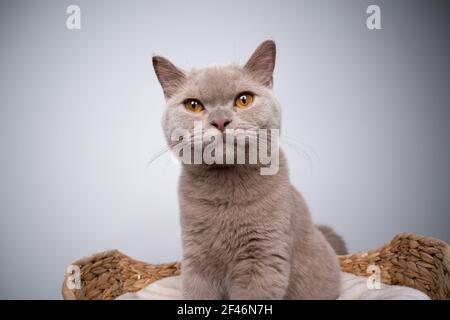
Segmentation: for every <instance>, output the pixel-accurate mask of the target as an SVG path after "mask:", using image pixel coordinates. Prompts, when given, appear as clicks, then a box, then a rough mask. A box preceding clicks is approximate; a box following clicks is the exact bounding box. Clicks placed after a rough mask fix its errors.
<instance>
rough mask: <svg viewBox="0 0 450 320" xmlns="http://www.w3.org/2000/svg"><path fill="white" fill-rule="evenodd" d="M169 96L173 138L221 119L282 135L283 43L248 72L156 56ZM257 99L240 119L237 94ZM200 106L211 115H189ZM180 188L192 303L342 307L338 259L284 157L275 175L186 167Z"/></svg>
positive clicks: (266, 48) (167, 121)
mask: <svg viewBox="0 0 450 320" xmlns="http://www.w3.org/2000/svg"><path fill="white" fill-rule="evenodd" d="M153 62H154V68H155V72H156V74H157V76H158V79H159V80H160V83H161V85H162V87H163V90H164V92H165V97H166V102H167V108H166V111H165V113H164V117H163V128H164V133H165V136H166V138H167V140H168V142H169V145H171V141H170V136H171V133H172V132H173V130H175V129H176V128H179V127H181V128H184V129H188V130H192V129H193V122H194V121H202V122H203V125H204V128H206V129H209V128H212V126H211V124H210V121H211V119H212V118H214V117H216V116H218V115H220V116H221V117H224V116H225V117H227V118H229V119H230V120H232V122H231V123H230V124H229V126H228V127H227V128H233V129H237V128H244V129H249V128H252V129H258V128H267V129H272V128H277V129H278V128H280V119H281V112H280V106H279V103H278V102H277V100H276V99H275V97H274V95H273V91H272V72H273V69H274V66H275V43H274V42H273V41H265V42H264V43H263V44H261V45H260V46H259V47H258V48H257V50H256V51H255V53H254V54H253V55H252V57H251V58H250V60H249V61H248V62H247V64H246V65H245V66H244V67H241V66H238V65H228V66H213V67H207V68H203V69H199V70H192V71H190V72H185V71H182V70H180V69H178V68H176V67H175V66H174V65H172V64H171V63H170V62H168V60H166V59H165V58H162V57H154V58H153ZM243 91H250V92H253V93H254V94H255V99H254V102H253V105H252V106H251V107H249V108H248V109H242V110H237V109H236V108H234V107H233V102H234V99H235V97H236V96H237V94H239V93H240V92H243ZM187 98H195V99H199V100H200V101H201V102H202V103H203V104H204V106H205V111H203V112H200V113H192V112H189V111H187V110H185V108H184V107H183V101H184V100H185V99H187ZM182 167H183V168H182V174H181V177H180V182H179V198H180V211H181V226H182V242H183V260H182V288H183V297H184V298H186V299H335V298H337V297H338V295H339V283H340V279H339V277H340V272H339V263H338V259H337V257H336V254H335V252H334V251H333V249H332V247H331V246H330V244H329V243H328V242H327V241H326V239H325V237H324V235H323V234H322V233H321V232H320V231H319V230H318V229H317V228H316V227H315V226H314V224H313V223H312V221H311V217H310V214H309V211H308V208H307V206H306V204H305V201H304V200H303V198H302V196H301V195H300V194H299V192H297V191H296V190H295V189H294V187H293V186H292V185H291V184H290V182H289V177H288V168H287V163H286V159H285V157H284V155H283V153H282V152H281V154H280V168H279V171H278V172H277V174H275V175H267V176H263V175H260V172H259V170H258V166H257V165H209V166H208V165H204V164H202V165H189V164H183V166H182Z"/></svg>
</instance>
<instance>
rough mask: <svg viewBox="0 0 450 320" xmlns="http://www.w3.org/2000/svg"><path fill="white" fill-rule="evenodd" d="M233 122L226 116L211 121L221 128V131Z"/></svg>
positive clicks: (213, 124)
mask: <svg viewBox="0 0 450 320" xmlns="http://www.w3.org/2000/svg"><path fill="white" fill-rule="evenodd" d="M230 123H231V120H228V119H225V118H217V119H215V120H213V121H211V125H212V126H214V127H216V128H217V129H219V130H220V131H222V132H224V131H225V127H226V126H227V125H229V124H230Z"/></svg>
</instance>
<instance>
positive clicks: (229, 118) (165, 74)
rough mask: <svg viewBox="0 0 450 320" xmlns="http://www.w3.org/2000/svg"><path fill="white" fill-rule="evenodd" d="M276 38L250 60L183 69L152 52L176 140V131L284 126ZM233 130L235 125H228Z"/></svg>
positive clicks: (166, 124)
mask: <svg viewBox="0 0 450 320" xmlns="http://www.w3.org/2000/svg"><path fill="white" fill-rule="evenodd" d="M275 56H276V47H275V43H274V42H273V41H271V40H267V41H265V42H263V43H262V44H260V45H259V47H258V48H257V49H256V50H255V52H254V53H253V54H252V56H251V57H250V59H249V60H248V61H247V63H246V64H245V65H243V66H241V65H234V64H232V65H225V66H210V67H205V68H201V69H193V70H190V71H184V70H182V69H180V68H178V67H176V66H175V65H174V64H172V63H171V62H170V61H169V60H167V59H166V58H163V57H160V56H154V57H153V67H154V69H155V73H156V75H157V77H158V80H159V82H160V84H161V87H162V89H163V91H164V96H165V99H166V104H167V107H166V109H165V112H164V116H163V129H164V133H165V136H166V139H167V140H168V142H169V145H171V141H170V140H171V137H172V134H173V132H174V131H175V130H179V129H180V128H181V129H184V130H187V131H189V132H192V131H193V129H194V124H195V123H196V124H198V123H201V124H202V128H203V129H202V130H203V131H205V130H216V131H217V132H223V131H224V130H227V129H234V130H236V129H244V130H248V129H250V130H258V129H279V128H280V107H279V104H278V102H277V100H276V99H275V97H274V95H273V91H272V84H273V71H274V67H275ZM228 131H230V130H228Z"/></svg>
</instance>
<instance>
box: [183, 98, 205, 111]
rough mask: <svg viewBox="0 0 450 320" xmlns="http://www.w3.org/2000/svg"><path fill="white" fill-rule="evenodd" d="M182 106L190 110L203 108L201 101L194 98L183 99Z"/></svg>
mask: <svg viewBox="0 0 450 320" xmlns="http://www.w3.org/2000/svg"><path fill="white" fill-rule="evenodd" d="M184 107H185V108H186V110H188V111H191V112H200V111H203V109H204V107H203V105H202V103H201V102H200V101H198V100H196V99H187V100H186V101H184Z"/></svg>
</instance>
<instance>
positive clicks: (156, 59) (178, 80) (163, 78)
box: [152, 56, 186, 99]
mask: <svg viewBox="0 0 450 320" xmlns="http://www.w3.org/2000/svg"><path fill="white" fill-rule="evenodd" d="M152 62H153V68H154V69H155V73H156V76H157V77H158V80H159V83H160V84H161V87H162V89H163V91H164V96H165V97H166V99H169V98H170V97H171V96H172V95H173V94H174V93H175V92H176V91H177V90H178V89H179V87H180V86H181V85H182V83H183V81H184V80H185V78H186V75H185V74H184V72H183V71H182V70H181V69H179V68H177V67H176V66H175V65H174V64H173V63H172V62H170V61H169V60H167V59H166V58H164V57H161V56H153V59H152Z"/></svg>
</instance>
